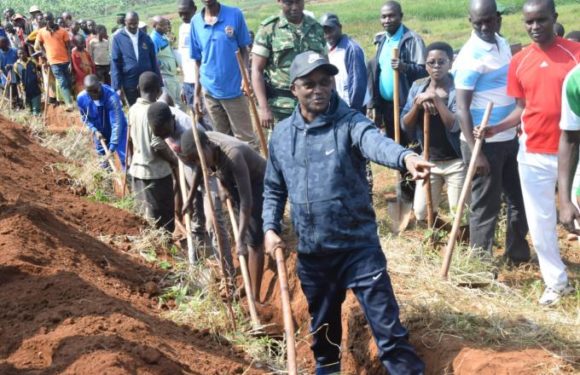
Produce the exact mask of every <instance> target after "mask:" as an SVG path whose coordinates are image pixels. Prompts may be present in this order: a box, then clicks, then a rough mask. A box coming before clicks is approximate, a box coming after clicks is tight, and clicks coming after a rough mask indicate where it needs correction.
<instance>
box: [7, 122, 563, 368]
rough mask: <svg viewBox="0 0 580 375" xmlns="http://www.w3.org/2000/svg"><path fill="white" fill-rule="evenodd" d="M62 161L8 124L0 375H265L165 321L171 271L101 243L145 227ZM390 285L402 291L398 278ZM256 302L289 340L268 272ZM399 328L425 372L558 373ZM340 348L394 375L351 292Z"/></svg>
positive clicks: (304, 358) (304, 326)
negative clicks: (163, 287) (79, 187)
mask: <svg viewBox="0 0 580 375" xmlns="http://www.w3.org/2000/svg"><path fill="white" fill-rule="evenodd" d="M68 115H69V114H65V113H59V111H54V114H53V113H49V119H53V120H54V119H58V121H53V122H54V125H50V126H49V129H50V131H51V132H57V133H58V132H62V131H64V130H65V129H66V127H64V128H63V126H62V125H63V123H69V124H70V123H71V122H76V121H75V118H74V117H71V116H68ZM63 120H64V121H63ZM75 125H77V126H78V122H76V124H75ZM64 161H65V160H64V159H63V158H62V157H61V156H59V155H58V154H56V153H54V152H52V151H48V150H46V149H44V148H42V147H40V146H39V145H38V144H36V143H35V141H34V140H33V139H32V138H31V137H30V136H29V135H28V134H27V131H26V130H25V129H24V128H23V127H21V126H19V125H17V124H13V123H11V122H9V121H7V120H3V119H1V118H0V181H2V183H1V184H0V374H57V373H59V374H60V373H64V374H115V375H116V374H136V373H138V374H236V373H246V374H257V373H262V372H261V371H260V370H258V369H254V368H252V367H251V365H250V363H249V361H248V359H247V358H245V357H244V356H243V354H242V353H241V352H240V350H238V349H237V348H233V347H232V346H231V345H230V344H228V343H227V342H226V341H225V340H221V339H219V338H215V337H213V336H210V335H209V333H208V331H207V330H202V331H198V330H196V329H192V328H191V327H187V326H179V325H176V324H175V323H172V322H170V321H168V320H165V319H163V318H161V317H160V310H159V309H158V307H157V303H156V300H155V299H154V298H153V297H154V296H152V295H151V294H150V293H151V290H156V289H157V288H155V287H151V286H152V285H153V286H155V285H157V284H158V283H159V281H160V280H161V278H162V277H163V275H164V273H163V272H164V271H161V270H159V269H156V268H154V267H153V266H151V265H149V264H147V263H146V262H144V261H143V260H142V259H141V258H139V257H136V256H132V255H130V254H128V253H126V251H127V250H128V248H129V247H130V245H129V244H127V245H126V246H122V248H116V247H115V245H114V244H112V243H104V242H102V241H100V240H99V239H98V237H99V236H101V235H137V234H138V233H139V231H140V230H141V228H144V223H143V222H142V221H141V220H140V219H139V218H137V217H135V216H133V215H131V214H129V213H127V212H124V211H121V210H118V209H115V208H113V207H111V206H108V205H103V204H99V203H94V202H91V201H89V200H87V199H86V198H83V197H80V196H78V195H75V192H74V191H72V190H71V188H70V187H69V186H68V185H67V183H66V182H67V180H68V177H67V176H66V175H65V174H64V173H61V172H59V171H58V170H56V169H54V168H52V167H51V166H52V165H53V164H55V163H60V162H64ZM69 162H70V161H69ZM288 242H289V243H292V242H293V241H292V240H291V239H290V238H288ZM287 268H288V276H289V287H290V294H291V299H292V308H293V313H294V319H295V322H296V327H297V329H298V330H299V334H298V337H299V340H298V360H299V364H300V367H301V368H303V369H305V370H306V371H309V372H312V371H313V369H314V361H313V358H312V354H311V351H310V348H309V338H308V324H309V320H310V317H309V314H308V308H307V304H306V301H305V298H304V296H303V294H302V292H301V290H300V283H299V281H298V279H297V277H296V272H295V269H296V257H295V254H290V255H289V257H288V260H287ZM393 283H394V285H395V288H396V283H397V281H396V277H394V278H393ZM260 299H261V301H263V302H265V303H264V304H263V305H260V309H259V313H260V318H261V320H262V322H263V323H266V324H268V323H269V324H272V326H271V327H270V329H269V331H272V332H273V333H275V334H277V335H279V334H281V332H282V326H283V324H282V314H281V309H280V306H281V304H280V292H279V288H278V285H277V277H276V273H275V272H274V271H272V268H271V267H269V268H268V269H267V270H266V272H265V276H264V282H263V287H262V290H261V298H260ZM402 319H403V321H404V323H405V324H406V325H407V326H408V327H409V329H410V333H411V337H410V338H411V341H412V343H413V344H414V345H415V347H416V348H417V350H418V351H419V354H420V355H421V357H422V358H423V360H424V361H425V362H426V365H427V374H433V375H435V374H444V373H454V374H459V375H467V374H484V375H486V374H490V375H491V374H506V375H507V374H510V375H513V374H541V373H543V371H542V370H543V369H544V367H539V366H538V364H544V365H549V364H551V363H557V359H555V357H553V356H551V355H549V354H548V353H547V352H545V351H544V350H542V349H527V350H521V349H514V350H510V349H502V350H497V349H496V350H493V349H492V348H481V347H477V346H476V345H475V344H473V343H470V342H467V341H465V340H462V339H459V338H455V337H451V336H443V337H441V338H431V337H422V336H421V330H422V329H423V328H425V327H422V326H421V325H420V324H419V323H416V322H410V321H405V317H404V316H403V317H402ZM342 347H343V350H344V352H343V360H342V364H343V371H344V373H345V374H367V375H371V374H385V373H386V372H385V371H384V370H383V369H382V367H381V365H380V363H379V361H378V360H377V357H376V353H377V350H376V346H375V344H374V342H373V339H372V336H371V334H370V331H369V329H368V325H367V324H366V321H365V318H364V315H363V314H362V312H361V310H360V308H359V306H358V303H357V301H356V299H355V298H354V296H353V295H352V294H350V293H349V294H348V296H347V300H346V302H345V304H344V305H343V342H342Z"/></svg>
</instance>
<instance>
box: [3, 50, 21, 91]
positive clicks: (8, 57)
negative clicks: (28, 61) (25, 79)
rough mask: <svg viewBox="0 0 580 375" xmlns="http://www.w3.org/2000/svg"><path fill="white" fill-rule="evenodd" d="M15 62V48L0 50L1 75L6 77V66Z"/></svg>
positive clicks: (16, 56)
mask: <svg viewBox="0 0 580 375" xmlns="http://www.w3.org/2000/svg"><path fill="white" fill-rule="evenodd" d="M16 60H18V53H17V51H16V49H15V48H11V47H8V50H6V51H2V50H1V49H0V70H2V73H4V74H5V75H7V74H8V70H7V69H6V65H14V63H16ZM13 83H16V82H13Z"/></svg>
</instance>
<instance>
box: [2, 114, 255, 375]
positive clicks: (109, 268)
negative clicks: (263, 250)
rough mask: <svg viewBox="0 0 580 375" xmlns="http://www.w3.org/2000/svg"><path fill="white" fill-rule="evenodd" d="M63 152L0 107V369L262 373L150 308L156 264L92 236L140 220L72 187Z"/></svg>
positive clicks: (130, 228) (122, 231) (117, 232)
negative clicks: (62, 169)
mask: <svg viewBox="0 0 580 375" xmlns="http://www.w3.org/2000/svg"><path fill="white" fill-rule="evenodd" d="M63 162H65V160H64V159H63V158H62V157H61V156H59V155H58V154H57V153H55V152H52V151H49V150H47V149H45V148H42V147H41V146H39V145H38V144H37V143H36V142H35V141H34V140H33V139H32V137H31V136H30V135H29V134H28V133H27V131H26V130H25V128H24V127H23V126H22V125H18V124H14V123H11V122H10V121H8V120H6V119H4V118H1V117H0V374H3V375H4V374H5V375H12V374H14V375H18V374H43V375H44V374H46V375H48V374H136V373H138V374H168V375H169V374H236V373H244V372H245V373H250V374H257V373H262V372H261V371H260V370H257V369H253V368H252V367H251V365H250V363H249V362H248V360H247V359H246V358H244V356H243V353H241V352H240V351H239V350H237V349H235V348H233V347H232V346H231V345H229V344H228V343H227V342H225V341H223V340H216V339H215V338H213V337H208V333H206V332H205V331H198V330H196V329H193V328H190V327H187V326H179V325H177V324H175V323H173V322H171V321H168V320H165V319H163V318H161V317H160V311H159V310H158V309H157V303H156V301H155V299H154V298H153V297H154V296H153V295H151V294H150V293H151V292H152V291H151V288H149V287H148V285H151V283H158V282H159V281H160V279H161V278H162V277H163V272H164V271H162V270H160V269H157V268H155V267H153V266H151V265H149V264H148V263H146V262H145V261H143V260H142V259H141V258H140V257H138V256H135V255H131V254H129V253H128V252H127V250H129V247H130V244H129V242H127V245H126V246H123V245H113V244H111V243H106V242H103V241H101V240H99V238H103V237H101V236H124V235H133V236H135V235H138V234H139V232H140V230H141V229H142V228H145V223H144V222H142V221H141V220H140V219H139V218H138V217H136V216H133V215H131V214H129V213H127V212H124V211H122V210H119V209H116V208H113V207H111V206H108V205H104V204H100V203H95V202H92V201H89V200H88V199H87V198H86V197H82V196H78V195H75V194H74V192H72V191H70V186H67V184H66V183H63V181H66V180H67V178H68V177H67V176H66V175H64V173H62V172H60V171H58V169H56V168H53V166H54V165H55V164H56V163H63ZM153 289H155V288H153Z"/></svg>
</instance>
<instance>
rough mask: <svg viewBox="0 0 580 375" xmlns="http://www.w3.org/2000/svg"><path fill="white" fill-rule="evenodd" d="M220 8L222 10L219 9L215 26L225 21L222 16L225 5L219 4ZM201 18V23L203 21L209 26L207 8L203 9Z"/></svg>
mask: <svg viewBox="0 0 580 375" xmlns="http://www.w3.org/2000/svg"><path fill="white" fill-rule="evenodd" d="M219 6H220V9H219V11H218V14H217V19H216V21H215V23H214V25H215V24H217V23H219V22H221V21H223V16H222V8H223V4H221V3H220V4H219ZM200 16H201V21H202V22H203V23H204V24H206V25H209V24H208V23H207V22H205V7H203V9H202V10H201V12H200ZM210 26H213V25H210Z"/></svg>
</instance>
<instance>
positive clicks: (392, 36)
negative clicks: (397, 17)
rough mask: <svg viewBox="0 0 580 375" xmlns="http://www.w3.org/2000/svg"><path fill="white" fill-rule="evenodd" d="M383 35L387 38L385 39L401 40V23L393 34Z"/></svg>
mask: <svg viewBox="0 0 580 375" xmlns="http://www.w3.org/2000/svg"><path fill="white" fill-rule="evenodd" d="M385 37H386V38H387V41H389V40H391V39H394V40H401V38H402V37H403V24H401V25H400V26H399V28H398V29H397V31H396V32H395V33H394V34H393V35H391V36H389V33H385Z"/></svg>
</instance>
